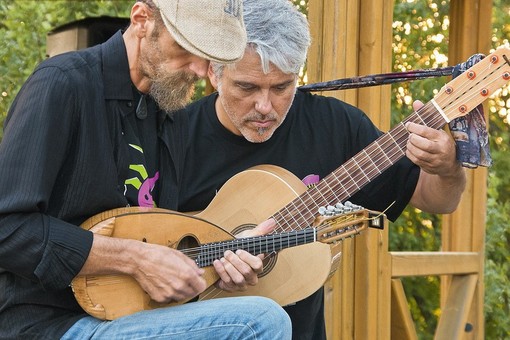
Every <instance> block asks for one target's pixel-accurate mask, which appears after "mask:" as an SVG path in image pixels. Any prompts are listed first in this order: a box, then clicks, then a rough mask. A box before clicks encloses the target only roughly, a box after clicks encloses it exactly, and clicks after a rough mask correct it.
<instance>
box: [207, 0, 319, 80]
mask: <svg viewBox="0 0 510 340" xmlns="http://www.w3.org/2000/svg"><path fill="white" fill-rule="evenodd" d="M243 15H244V24H245V26H246V33H247V36H248V46H247V48H250V49H253V50H254V51H256V52H257V53H258V55H259V56H260V60H261V64H262V70H263V71H264V73H269V69H270V64H273V65H275V66H276V67H277V68H278V69H280V71H282V72H284V73H288V74H290V73H293V74H298V73H299V70H300V68H301V67H302V66H303V64H304V63H305V60H306V55H307V51H308V47H309V46H310V29H309V26H308V21H307V20H306V18H305V16H304V15H303V14H302V13H301V12H299V10H298V9H297V8H296V7H295V6H294V5H293V4H292V1H290V0H244V1H243ZM212 67H213V72H214V74H215V75H216V77H217V78H221V76H222V74H223V68H224V67H225V65H224V64H219V63H212ZM227 67H235V64H234V65H232V64H230V65H228V66H227Z"/></svg>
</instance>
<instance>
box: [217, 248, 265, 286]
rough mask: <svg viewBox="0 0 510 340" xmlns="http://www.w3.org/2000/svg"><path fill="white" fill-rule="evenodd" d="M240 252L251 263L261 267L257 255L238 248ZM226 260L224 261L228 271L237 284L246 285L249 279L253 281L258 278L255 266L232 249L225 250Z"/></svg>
mask: <svg viewBox="0 0 510 340" xmlns="http://www.w3.org/2000/svg"><path fill="white" fill-rule="evenodd" d="M238 252H239V253H240V254H242V256H243V257H244V258H245V259H246V260H247V261H250V262H251V263H255V264H254V265H255V266H258V267H261V266H262V265H261V264H260V266H259V265H258V263H257V261H260V259H259V258H258V257H256V256H253V255H251V254H250V253H248V252H246V251H244V250H238ZM224 259H225V262H223V264H224V266H225V269H226V271H227V273H228V274H229V275H230V278H231V279H232V281H233V282H234V283H235V284H236V285H240V286H245V285H246V283H247V281H249V282H250V283H253V282H254V281H255V280H257V278H256V276H257V273H255V272H254V270H253V268H252V267H251V265H250V264H249V263H248V262H245V261H244V260H242V259H241V258H240V257H239V255H237V254H234V253H233V252H231V251H226V252H225V258H224Z"/></svg>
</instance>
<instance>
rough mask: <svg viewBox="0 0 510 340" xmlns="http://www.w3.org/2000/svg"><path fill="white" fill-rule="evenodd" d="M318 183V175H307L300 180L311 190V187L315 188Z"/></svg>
mask: <svg viewBox="0 0 510 340" xmlns="http://www.w3.org/2000/svg"><path fill="white" fill-rule="evenodd" d="M319 181H320V177H319V175H314V174H311V175H308V176H306V177H305V178H303V180H302V182H303V183H304V184H305V185H306V186H307V187H308V188H311V187H313V186H315V185H316V184H317V183H319Z"/></svg>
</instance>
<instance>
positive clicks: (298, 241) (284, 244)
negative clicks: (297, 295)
mask: <svg viewBox="0 0 510 340" xmlns="http://www.w3.org/2000/svg"><path fill="white" fill-rule="evenodd" d="M316 239H317V231H316V228H311V227H310V228H305V229H302V230H295V231H291V232H287V233H282V234H271V235H264V236H257V237H247V238H238V239H233V240H229V241H223V242H215V243H206V244H203V245H201V246H199V247H197V248H190V249H186V250H183V253H184V254H186V255H188V256H189V257H191V258H192V259H194V260H195V262H196V263H197V265H198V266H199V267H207V266H211V265H212V263H213V261H214V260H217V259H220V258H222V257H223V256H224V253H225V251H227V250H231V251H234V252H235V251H236V250H238V249H242V250H245V251H247V252H249V253H250V254H268V253H269V254H270V253H274V252H278V251H280V250H283V249H286V248H291V247H296V246H300V245H304V244H308V243H311V242H315V241H316Z"/></svg>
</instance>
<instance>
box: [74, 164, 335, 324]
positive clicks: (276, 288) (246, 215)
mask: <svg viewBox="0 0 510 340" xmlns="http://www.w3.org/2000/svg"><path fill="white" fill-rule="evenodd" d="M305 190H306V187H305V185H304V184H303V183H302V182H301V181H299V179H297V178H296V177H294V175H292V174H291V173H290V172H288V171H286V170H284V169H282V168H279V167H275V166H259V167H255V168H251V169H248V170H246V171H244V172H241V173H239V174H237V175H236V176H234V177H232V178H231V179H230V180H229V181H228V182H227V183H226V184H225V185H224V187H223V188H222V189H221V190H220V191H219V193H218V195H217V196H216V197H215V199H214V200H213V201H212V202H211V204H210V205H209V206H208V207H207V209H206V210H204V211H203V212H201V213H199V214H197V215H187V214H181V213H177V212H174V211H170V210H165V209H158V208H140V207H131V208H119V209H113V210H110V211H106V212H103V213H101V214H98V215H95V216H93V217H91V218H90V219H88V220H87V221H85V222H84V223H83V224H82V227H83V228H84V229H87V230H90V231H92V232H94V233H97V234H101V235H105V236H110V237H117V238H128V239H135V240H139V241H143V242H148V243H152V244H159V245H163V246H168V247H172V248H175V249H180V248H190V247H195V246H197V245H199V244H204V243H211V242H219V241H226V240H231V239H234V236H233V235H232V234H233V233H237V232H238V231H239V230H242V229H244V228H252V227H254V226H255V225H257V224H258V223H260V222H262V221H264V220H266V219H267V218H268V217H269V216H271V214H272V213H274V212H275V211H277V210H278V209H280V208H281V207H283V206H285V205H286V204H287V203H288V202H290V201H292V200H293V199H294V198H296V197H297V196H299V194H301V193H302V192H304V191H305ZM208 219H210V220H208ZM219 226H222V228H220V227H219ZM305 227H307V226H296V229H303V228H305ZM203 269H204V270H205V274H204V277H205V279H206V282H207V286H208V288H207V289H206V291H204V292H203V293H202V294H200V295H199V296H198V300H207V299H212V298H218V297H228V296H240V295H258V296H266V297H269V298H272V299H273V300H275V301H276V302H278V303H279V304H281V305H286V304H290V303H293V302H296V301H299V300H301V299H304V298H305V297H307V296H309V295H310V294H312V293H313V292H315V291H316V290H317V289H319V288H320V287H321V286H322V285H323V284H324V282H325V281H326V279H327V277H328V275H329V273H330V269H331V250H330V246H329V245H328V244H324V243H320V242H313V243H309V244H306V245H301V246H297V247H293V248H287V249H284V250H282V251H280V252H278V253H277V254H274V256H271V258H270V260H269V263H268V264H267V265H265V269H264V272H263V273H262V276H261V277H260V280H259V283H258V284H257V285H256V286H253V287H250V288H248V290H246V291H244V292H236V293H227V292H224V291H222V290H220V289H217V288H215V287H214V283H215V282H216V281H217V280H218V278H219V277H218V275H217V274H216V271H215V270H214V267H212V266H209V267H204V268H203ZM72 289H73V292H74V295H75V297H76V300H77V301H78V303H79V304H80V306H82V308H83V309H84V310H85V311H86V312H87V313H89V314H90V315H92V316H94V317H96V318H99V319H103V320H114V319H116V318H119V317H121V316H125V315H129V314H133V313H136V312H138V311H142V310H148V309H154V308H160V307H170V306H173V305H178V304H180V303H183V302H179V303H169V304H159V303H157V302H155V301H153V300H151V299H150V297H149V295H148V294H146V293H145V292H144V291H143V290H142V289H141V287H140V286H139V285H138V283H137V282H136V280H134V279H133V278H132V277H130V276H126V275H88V276H78V277H76V278H75V279H74V280H73V282H72Z"/></svg>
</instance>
